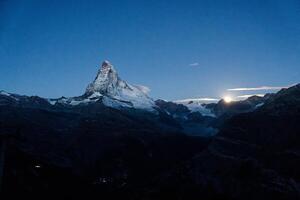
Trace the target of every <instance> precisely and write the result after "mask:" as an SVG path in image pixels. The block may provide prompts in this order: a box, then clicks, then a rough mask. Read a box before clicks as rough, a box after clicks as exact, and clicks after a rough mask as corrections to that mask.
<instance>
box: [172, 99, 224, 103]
mask: <svg viewBox="0 0 300 200" xmlns="http://www.w3.org/2000/svg"><path fill="white" fill-rule="evenodd" d="M219 100H220V99H216V98H193V99H182V100H176V101H174V102H175V103H188V102H191V101H196V102H215V101H219Z"/></svg>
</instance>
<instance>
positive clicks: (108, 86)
mask: <svg viewBox="0 0 300 200" xmlns="http://www.w3.org/2000/svg"><path fill="white" fill-rule="evenodd" d="M148 91H149V90H148V88H147V87H145V86H134V85H131V84H129V83H127V82H126V81H124V80H122V79H121V78H120V77H119V75H118V73H117V71H116V70H115V69H114V67H113V65H112V64H111V63H110V62H108V61H104V62H103V63H102V66H101V68H100V69H99V71H98V74H97V76H96V78H95V80H94V81H93V82H92V83H90V84H89V85H88V87H87V89H86V92H85V94H84V95H82V96H80V97H72V98H60V99H50V100H49V101H50V102H51V104H53V105H55V104H56V103H61V104H69V105H79V104H86V103H91V102H97V101H101V102H102V103H103V104H104V105H106V106H109V107H113V108H136V109H143V110H148V111H154V110H155V109H154V108H155V107H156V106H155V103H154V101H153V100H152V99H151V98H150V97H149V96H148V94H147V93H148Z"/></svg>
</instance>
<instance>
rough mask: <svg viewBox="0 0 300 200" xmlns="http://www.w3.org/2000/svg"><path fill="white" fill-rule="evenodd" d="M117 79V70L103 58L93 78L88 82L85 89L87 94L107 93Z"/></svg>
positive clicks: (115, 83)
mask: <svg viewBox="0 0 300 200" xmlns="http://www.w3.org/2000/svg"><path fill="white" fill-rule="evenodd" d="M118 81H119V77H118V74H117V71H116V70H115V69H114V67H113V65H112V64H110V62H109V61H107V60H105V61H104V62H103V63H102V65H101V68H100V69H99V71H98V74H97V76H96V78H95V80H94V81H93V82H92V83H91V84H89V86H88V87H87V89H86V93H87V94H91V93H94V92H99V93H101V94H107V93H108V92H109V89H110V88H114V87H115V86H116V85H117V83H118Z"/></svg>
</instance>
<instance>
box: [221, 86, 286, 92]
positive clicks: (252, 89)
mask: <svg viewBox="0 0 300 200" xmlns="http://www.w3.org/2000/svg"><path fill="white" fill-rule="evenodd" d="M289 87H291V86H283V87H274V86H261V87H245V88H231V89H227V90H228V91H258V90H280V89H283V88H289Z"/></svg>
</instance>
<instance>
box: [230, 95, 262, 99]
mask: <svg viewBox="0 0 300 200" xmlns="http://www.w3.org/2000/svg"><path fill="white" fill-rule="evenodd" d="M252 96H258V97H263V96H265V94H246V95H241V96H237V97H236V98H239V99H247V98H249V97H252Z"/></svg>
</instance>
